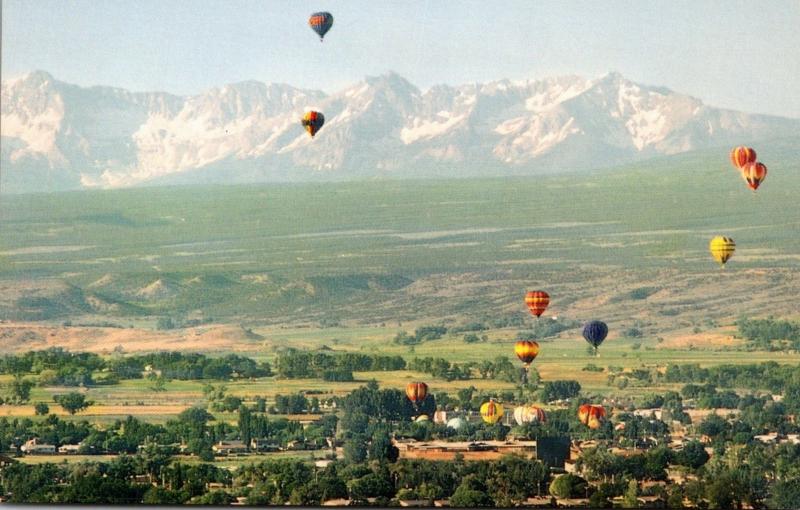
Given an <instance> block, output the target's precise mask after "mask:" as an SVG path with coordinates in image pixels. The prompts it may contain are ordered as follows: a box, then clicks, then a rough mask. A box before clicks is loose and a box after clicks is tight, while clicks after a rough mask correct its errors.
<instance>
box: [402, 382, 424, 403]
mask: <svg viewBox="0 0 800 510" xmlns="http://www.w3.org/2000/svg"><path fill="white" fill-rule="evenodd" d="M427 396H428V385H427V384H425V383H424V382H419V381H418V382H410V383H408V384H406V397H408V400H410V401H411V403H412V404H414V405H415V406H416V405H417V404H419V403H421V402H422V401H423V400H425V397H427Z"/></svg>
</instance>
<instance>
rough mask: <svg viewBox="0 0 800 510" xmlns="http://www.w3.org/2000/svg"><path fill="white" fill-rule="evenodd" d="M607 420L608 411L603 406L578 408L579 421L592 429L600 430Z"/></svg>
mask: <svg viewBox="0 0 800 510" xmlns="http://www.w3.org/2000/svg"><path fill="white" fill-rule="evenodd" d="M605 419H606V410H605V408H603V406H598V405H593V404H583V405H582V406H580V407H579V408H578V421H580V422H581V423H583V424H584V425H586V426H587V427H589V428H590V429H598V428H600V425H601V424H602V422H603V421H604V420H605Z"/></svg>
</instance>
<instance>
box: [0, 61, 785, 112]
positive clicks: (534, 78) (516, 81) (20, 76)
mask: <svg viewBox="0 0 800 510" xmlns="http://www.w3.org/2000/svg"><path fill="white" fill-rule="evenodd" d="M34 73H45V74H47V75H49V76H51V77H52V78H54V79H55V80H56V81H59V82H61V83H66V84H68V85H74V86H77V87H80V88H83V89H91V88H95V87H99V88H111V89H120V90H125V91H127V92H131V93H135V94H170V95H172V96H175V97H181V98H188V97H196V96H200V95H203V94H204V93H206V92H208V91H209V90H213V89H216V88H221V87H226V86H229V85H236V84H239V83H248V82H256V83H262V84H266V85H270V84H274V85H288V86H290V87H293V88H295V89H298V90H303V91H315V92H322V93H323V94H325V95H326V96H331V95H333V94H336V93H337V92H340V91H342V90H344V89H346V88H348V87H352V86H353V85H355V84H357V83H361V82H363V81H365V80H367V79H369V78H378V77H381V76H389V75H393V74H394V75H397V76H399V77H401V78H403V79H404V80H406V81H408V82H409V83H410V84H411V85H413V86H414V87H416V88H417V89H419V90H420V92H422V93H425V92H427V91H429V90H431V89H432V88H435V87H440V86H445V87H453V88H456V87H461V86H464V85H486V84H489V83H496V82H501V81H509V82H511V83H512V84H521V83H525V82H537V81H542V80H548V79H553V78H567V77H577V78H582V79H586V80H599V79H601V78H603V77H605V76H608V75H611V74H618V75H620V76H621V77H622V78H624V79H625V80H628V81H630V82H633V83H636V84H637V85H642V86H645V87H652V88H666V89H668V90H669V91H671V92H674V93H676V94H680V95H684V96H688V97H693V98H695V99H699V100H700V101H702V102H703V104H704V105H705V106H709V107H712V108H716V109H721V110H731V111H736V112H741V113H746V114H749V115H766V116H771V117H784V118H789V119H800V113H798V114H797V115H788V114H784V115H780V114H773V113H767V112H761V111H749V110H740V109H734V108H729V107H726V106H721V105H717V104H713V103H709V102H708V101H707V100H706V99H705V98H703V97H700V96H695V95H692V94H689V93H688V92H684V91H681V90H676V89H673V88H671V87H667V86H665V85H661V84H658V83H642V82H639V81H636V80H634V79H632V78H630V77H628V76H626V75H625V74H623V73H621V72H619V71H617V70H615V69H609V70H607V71H605V72H603V73H600V74H595V75H591V76H589V75H586V74H578V73H563V74H553V75H547V76H531V77H527V78H524V77H521V78H516V79H513V78H508V77H498V78H495V79H491V80H488V81H467V82H462V83H449V82H442V83H434V84H431V85H429V86H427V87H422V86H420V85H417V84H416V83H414V82H413V81H411V79H409V78H407V77H406V76H403V74H401V73H399V72H397V71H395V70H392V69H386V70H384V71H383V72H380V73H373V74H367V75H364V76H363V77H361V78H360V79H357V80H356V81H353V82H350V83H345V84H343V85H342V86H340V87H339V88H337V89H335V90H330V91H328V90H323V89H322V88H306V87H301V86H298V85H295V84H293V83H289V82H285V81H264V80H259V79H256V78H245V79H242V80H238V81H233V82H227V83H219V84H215V85H210V86H209V87H207V88H205V89H202V90H200V91H198V92H196V93H192V94H180V93H176V92H173V91H171V90H167V89H145V90H139V89H129V88H126V87H123V86H121V85H116V84H111V83H94V84H85V85H84V84H79V83H73V82H70V81H67V80H64V79H62V78H61V77H59V76H57V75H56V74H54V73H53V72H51V71H49V70H47V69H31V70H28V71H23V72H21V73H19V74H16V75H14V76H9V77H5V76H4V77H3V78H2V80H0V81H1V82H2V83H11V82H14V81H17V80H20V79H23V78H25V77H27V76H29V75H31V74H34Z"/></svg>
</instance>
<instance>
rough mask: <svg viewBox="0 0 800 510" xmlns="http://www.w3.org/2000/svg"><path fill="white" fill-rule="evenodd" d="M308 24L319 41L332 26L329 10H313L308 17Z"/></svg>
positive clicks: (331, 16)
mask: <svg viewBox="0 0 800 510" xmlns="http://www.w3.org/2000/svg"><path fill="white" fill-rule="evenodd" d="M308 24H309V26H310V27H311V29H312V30H313V31H314V32H316V33H317V35H318V36H319V40H320V41H321V40H322V38H323V37H325V34H327V33H328V30H330V29H331V27H332V26H333V15H332V14H331V13H329V12H315V13H314V14H312V15H311V16H310V17H309V18H308Z"/></svg>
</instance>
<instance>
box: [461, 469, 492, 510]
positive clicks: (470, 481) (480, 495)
mask: <svg viewBox="0 0 800 510" xmlns="http://www.w3.org/2000/svg"><path fill="white" fill-rule="evenodd" d="M450 506H452V507H456V508H475V507H482V506H495V503H494V500H492V498H491V497H489V495H488V494H487V493H486V485H485V484H484V483H483V482H482V481H481V480H480V479H479V478H478V477H477V475H469V476H466V477H465V478H464V479H463V480H462V481H461V485H459V486H458V488H457V489H456V490H455V492H453V495H452V496H450Z"/></svg>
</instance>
